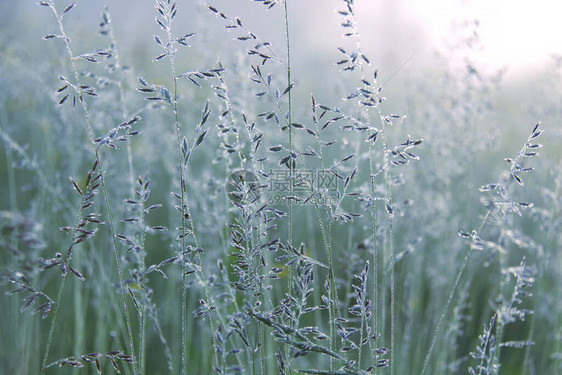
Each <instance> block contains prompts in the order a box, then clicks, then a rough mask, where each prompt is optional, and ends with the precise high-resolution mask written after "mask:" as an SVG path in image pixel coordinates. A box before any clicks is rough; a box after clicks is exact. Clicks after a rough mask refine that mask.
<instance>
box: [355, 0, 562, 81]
mask: <svg viewBox="0 0 562 375" xmlns="http://www.w3.org/2000/svg"><path fill="white" fill-rule="evenodd" d="M362 3H363V5H362V6H366V7H371V8H372V7H375V6H376V5H375V4H376V2H375V1H368V0H367V1H362ZM358 4H359V2H358ZM404 6H405V7H407V8H408V10H409V11H410V16H411V17H414V18H416V19H417V20H418V22H420V23H421V25H422V26H423V30H424V32H425V33H427V36H428V37H429V38H430V39H431V40H433V41H435V42H438V41H439V40H440V39H442V38H443V36H445V35H447V33H448V32H450V26H451V21H452V20H461V19H466V18H469V17H475V18H477V19H478V20H479V21H480V36H481V38H482V43H483V45H484V48H485V50H484V51H482V55H481V57H482V59H483V60H484V61H486V62H488V63H490V64H491V65H493V66H496V67H501V66H507V67H508V69H509V72H510V73H511V74H513V73H518V72H521V71H526V70H529V69H533V68H534V67H536V66H537V65H538V64H542V63H545V62H547V61H548V59H549V56H550V55H551V54H555V53H558V54H562V18H561V17H562V1H558V0H533V1H529V0H466V1H460V0H405V5H404Z"/></svg>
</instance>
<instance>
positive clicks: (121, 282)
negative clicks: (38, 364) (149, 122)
mask: <svg viewBox="0 0 562 375" xmlns="http://www.w3.org/2000/svg"><path fill="white" fill-rule="evenodd" d="M44 3H45V4H47V5H48V6H49V7H50V8H51V10H52V11H53V13H54V15H55V17H56V19H57V23H58V25H59V30H60V33H61V38H62V39H63V41H64V44H65V47H66V51H67V52H68V57H69V59H70V63H71V65H72V70H73V73H74V79H75V82H76V86H77V87H80V86H81V84H80V75H79V73H78V69H77V67H76V62H75V56H74V54H73V52H72V49H71V44H70V38H69V37H68V36H67V35H66V33H65V30H64V26H63V23H62V20H63V16H64V14H66V12H67V11H68V10H70V9H68V8H67V9H66V10H65V12H64V13H63V14H59V12H58V11H57V9H56V8H55V5H54V3H53V1H52V0H46V1H45V2H44ZM79 95H80V100H79V102H80V104H81V106H82V109H83V110H84V114H85V117H86V125H87V131H88V134H89V136H90V141H91V143H92V147H93V150H94V154H95V158H96V162H97V164H98V168H99V170H100V175H101V178H100V183H101V187H102V191H103V196H104V201H105V208H106V212H107V221H108V223H109V231H110V235H111V238H112V244H113V250H114V253H115V262H116V265H117V272H118V274H119V286H120V289H121V298H122V303H123V309H124V312H125V320H126V325H127V333H128V336H129V337H128V339H129V349H130V351H131V358H132V360H133V373H134V374H136V373H137V362H136V358H135V346H134V340H133V331H132V327H131V319H130V317H129V308H128V304H127V298H126V295H125V283H124V280H123V272H122V267H121V259H120V255H119V250H118V248H117V240H116V238H115V230H114V227H113V219H112V216H111V208H110V203H109V197H108V195H107V189H106V184H105V177H104V173H103V164H102V163H101V158H100V155H99V152H98V148H97V147H96V144H95V142H94V139H95V137H94V130H93V127H92V123H91V119H90V114H89V112H88V107H87V105H86V101H85V100H84V97H83V93H82V90H81V92H80V93H79ZM63 288H64V279H63V280H61V284H60V287H59V294H58V297H57V299H59V298H62V290H63ZM58 305H59V303H57V306H58ZM55 322H56V314H55V316H54V317H53V323H52V327H51V329H50V330H49V331H50V333H49V338H48V341H47V348H46V350H45V357H44V360H43V366H45V365H46V361H47V357H48V349H49V347H50V342H51V339H52V330H53V329H54V325H55ZM43 371H44V370H43Z"/></svg>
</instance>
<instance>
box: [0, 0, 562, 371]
mask: <svg viewBox="0 0 562 375" xmlns="http://www.w3.org/2000/svg"><path fill="white" fill-rule="evenodd" d="M252 5H253V6H254V8H255V10H256V11H257V12H258V14H259V17H265V18H268V19H271V20H272V22H271V23H270V27H271V28H275V27H278V29H279V34H280V35H282V37H281V38H279V39H277V38H273V39H272V40H270V39H269V37H267V36H265V35H260V33H258V32H255V31H253V30H252V28H251V27H250V26H248V25H249V24H251V23H252V22H251V21H252V20H245V19H240V18H238V17H235V16H232V15H230V14H229V12H227V11H226V10H222V7H227V6H225V4H222V3H221V2H220V1H216V2H213V3H211V4H205V5H202V4H199V5H197V6H193V5H188V4H182V3H179V4H176V3H175V2H173V1H171V0H160V1H157V2H156V3H155V10H154V9H153V10H152V12H153V14H152V15H151V18H153V19H154V17H156V18H155V22H151V24H147V25H144V26H143V27H142V28H143V29H150V30H151V33H152V34H153V35H154V36H153V37H152V38H151V40H143V41H141V42H140V43H142V44H141V45H142V49H140V50H139V49H138V48H137V47H136V46H135V44H134V43H136V41H135V39H133V38H131V37H130V36H129V37H126V36H124V34H123V33H121V32H120V31H119V30H120V28H119V26H120V25H119V24H114V22H118V21H113V20H116V19H117V20H118V19H121V18H120V17H119V15H116V14H113V13H112V8H108V7H105V8H102V9H99V11H100V12H101V15H100V18H99V19H97V20H96V22H95V23H96V25H97V26H96V27H97V29H96V30H90V29H88V28H87V27H82V26H79V25H78V23H76V22H78V20H81V18H80V17H81V14H82V13H80V12H81V10H80V9H81V7H83V6H85V5H84V4H82V3H70V4H66V3H64V4H63V3H62V2H59V1H54V0H45V1H40V2H39V4H38V6H36V8H38V10H40V11H42V12H38V13H37V15H36V16H37V17H40V20H41V22H40V23H38V24H37V25H39V26H37V25H36V27H34V28H31V29H30V30H29V31H26V32H29V33H31V32H38V33H39V32H43V29H45V30H46V31H44V34H43V35H44V36H43V39H44V41H42V44H41V45H38V46H35V45H33V43H32V42H31V41H27V39H26V43H21V42H19V40H20V39H21V38H28V36H27V34H25V33H24V32H23V31H22V32H21V35H20V39H18V40H16V41H13V40H9V38H3V39H2V40H1V41H0V43H1V44H0V45H1V46H2V49H3V51H5V53H4V56H3V58H2V60H1V64H2V70H1V71H2V73H0V74H1V76H2V80H3V82H5V85H7V86H8V87H9V88H10V89H9V90H8V91H5V92H4V93H2V94H1V95H0V99H1V101H0V102H1V103H2V112H1V115H0V176H2V185H1V186H0V196H1V198H0V259H1V268H0V280H1V281H2V289H3V291H4V292H5V293H4V295H3V296H2V297H1V298H2V304H1V305H0V311H1V313H2V316H3V317H4V318H3V319H2V320H1V322H0V332H1V335H2V337H12V338H13V343H12V344H10V345H8V344H4V345H2V347H1V349H0V373H10V374H27V373H37V374H56V373H78V372H84V373H113V372H120V373H124V374H134V375H143V374H208V373H214V372H215V373H219V374H235V373H242V372H244V373H251V374H274V373H279V374H449V373H455V374H456V373H466V372H468V373H469V374H479V375H481V374H550V373H557V372H559V371H560V370H561V366H562V363H561V362H562V361H561V360H562V348H561V347H560V341H561V339H560V337H561V335H562V332H561V331H560V326H561V325H560V318H561V315H562V309H561V307H560V302H559V301H560V294H559V293H560V292H559V291H560V289H561V288H560V287H561V285H560V283H561V280H562V279H561V278H560V275H559V272H558V270H559V269H560V266H561V264H560V252H559V248H560V234H559V233H561V232H562V231H561V230H560V225H561V220H560V208H561V200H560V188H561V186H562V181H561V180H560V168H561V164H560V155H558V154H557V151H556V147H557V145H558V146H559V144H560V134H559V131H558V130H557V125H556V123H557V121H558V111H557V109H556V108H557V107H556V103H557V101H556V100H555V99H553V98H556V95H558V93H557V91H556V87H557V85H558V84H559V82H561V81H562V80H561V79H560V75H559V65H556V61H555V62H554V68H553V69H552V71H551V72H549V73H548V74H549V77H551V78H550V79H549V80H547V81H546V82H544V83H543V84H542V86H537V87H539V89H540V90H541V91H540V92H541V93H544V94H545V95H546V94H548V96H549V98H550V99H549V100H550V102H549V101H547V99H545V100H542V103H543V105H544V109H541V108H542V107H539V106H538V105H533V108H532V111H533V115H536V116H537V117H539V116H540V117H543V118H542V120H543V123H542V124H541V123H534V124H533V125H531V126H527V125H528V124H527V120H525V121H523V120H521V126H522V127H525V129H526V132H527V134H526V135H525V136H524V137H522V138H521V140H517V139H516V138H517V137H511V135H510V134H505V132H501V131H499V132H494V131H493V129H492V128H491V127H488V126H486V125H485V124H486V123H487V122H488V121H490V119H492V118H493V116H494V115H495V111H497V110H498V109H497V108H498V107H497V105H496V103H495V96H494V94H495V93H496V92H497V91H498V90H499V87H500V86H501V82H500V81H499V80H498V79H497V76H495V75H494V74H489V73H486V69H485V68H481V67H479V66H478V65H477V62H476V61H472V60H471V59H472V56H473V55H474V52H475V51H476V50H477V48H476V47H475V43H477V40H470V41H464V42H462V41H461V42H460V43H456V44H454V47H451V49H450V50H445V51H443V52H442V57H443V56H444V57H445V58H442V60H441V63H440V64H441V65H440V66H441V69H442V70H443V72H444V73H443V74H440V75H437V74H436V73H434V72H432V73H430V74H427V75H421V74H420V75H419V76H414V77H411V78H410V80H411V81H410V82H409V83H408V84H409V85H411V89H409V90H408V92H407V94H405V95H392V94H395V93H393V92H392V90H390V93H389V94H388V95H389V98H388V99H387V98H386V97H385V96H384V95H387V89H388V86H389V85H390V83H392V80H395V79H397V77H400V76H401V73H402V69H403V68H404V67H405V66H407V65H408V64H411V63H413V62H412V61H415V59H413V58H410V59H409V60H408V61H406V62H405V63H404V64H402V65H401V66H400V68H398V69H396V70H395V71H390V72H384V73H383V72H381V73H379V72H378V71H377V70H376V69H375V68H374V67H373V66H374V65H376V64H377V62H376V61H374V60H372V59H371V58H369V57H368V56H367V53H366V51H365V50H364V48H363V46H362V43H361V38H360V33H359V29H360V26H361V25H359V24H358V19H357V17H356V16H357V15H356V14H355V7H354V2H353V1H351V0H344V1H342V2H341V4H340V7H341V9H339V16H340V17H341V25H339V26H338V25H333V26H334V27H340V28H341V29H342V34H343V35H344V39H343V41H342V44H341V45H334V50H335V51H336V53H337V57H335V59H325V60H324V61H323V60H321V59H317V58H314V59H312V58H311V59H310V61H311V63H310V64H309V66H308V69H309V70H310V76H311V77H314V72H315V71H316V70H318V71H326V72H330V74H332V75H331V76H330V77H329V79H324V81H325V82H323V85H324V86H325V87H324V88H323V89H320V90H319V92H310V90H308V88H306V87H302V86H301V85H299V80H301V79H303V77H299V73H300V72H301V71H302V69H301V67H302V63H301V61H302V60H305V61H306V59H307V58H306V57H304V53H303V51H301V50H298V49H295V47H293V45H294V44H295V43H294V41H295V39H296V38H297V36H296V34H297V33H298V32H300V31H297V30H298V29H295V30H293V29H292V27H293V18H297V17H296V15H298V16H299V17H300V16H302V15H301V14H298V13H299V12H300V9H299V8H298V6H297V4H296V3H295V4H293V3H289V2H288V1H285V0H261V1H257V0H256V1H254V2H253V4H252ZM91 6H94V5H91ZM137 6H138V7H139V8H142V7H145V6H146V4H138V5H137ZM36 10H37V9H36ZM192 11H193V12H195V11H196V13H192ZM182 13H183V14H196V16H194V18H192V19H189V18H188V17H184V16H182ZM141 14H143V12H142V11H139V17H142V16H141ZM30 17H31V15H30ZM80 22H81V21H80ZM139 22H140V21H139ZM247 22H248V23H247ZM200 24H204V25H205V26H206V27H203V28H201V27H198V26H197V25H200ZM10 27H14V28H15V27H16V26H15V25H11V26H10ZM465 27H466V28H467V30H468V31H469V33H468V34H470V35H473V34H474V33H472V31H474V30H475V28H477V27H478V25H477V23H467V24H466V25H465ZM39 29H41V30H39ZM465 31H466V30H465ZM141 34H142V33H141ZM264 34H265V33H264ZM38 36H40V34H39V35H34V36H33V38H35V37H38ZM461 36H462V34H461ZM461 36H459V40H460V38H461ZM145 42H146V43H145ZM149 42H150V44H148V43H149ZM305 52H306V51H305ZM308 52H311V53H315V51H314V50H312V51H308ZM147 54H150V55H151V56H150V57H147V56H146V55H147ZM334 56H336V55H334ZM447 56H452V58H450V59H449V58H447ZM453 57H454V58H453ZM334 66H335V67H336V69H333V67H334ZM18 82H21V83H18ZM326 85H333V88H334V90H333V91H334V92H337V94H334V95H332V94H330V93H328V90H327V89H326ZM331 88H332V87H330V89H331ZM393 96H396V97H393ZM342 97H343V99H342ZM403 98H405V99H404V100H403ZM530 106H531V105H530ZM405 114H406V115H407V116H406V115H405ZM539 119H540V118H539ZM539 119H537V120H539ZM543 129H544V130H543ZM543 131H544V132H546V134H548V135H550V136H549V137H548V138H547V137H544V136H543ZM557 132H558V133H557ZM410 134H413V135H410ZM542 143H544V147H543V144H542ZM521 144H522V145H521ZM539 151H541V155H540V156H539ZM534 168H536V170H534Z"/></svg>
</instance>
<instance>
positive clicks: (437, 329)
mask: <svg viewBox="0 0 562 375" xmlns="http://www.w3.org/2000/svg"><path fill="white" fill-rule="evenodd" d="M491 212H492V211H491V210H488V212H487V213H486V215H485V216H484V219H482V222H481V223H480V226H479V227H478V232H480V231H481V230H482V228H483V227H484V224H485V223H486V221H487V220H488V217H489V216H490V214H491ZM473 251H474V249H473V248H472V247H470V249H469V250H468V251H467V253H466V256H465V257H464V260H463V262H462V264H461V266H460V268H459V271H458V272H457V277H456V278H455V282H454V283H453V286H452V288H451V291H450V292H449V296H448V297H447V302H446V303H445V307H443V312H442V313H441V315H440V316H439V321H438V322H437V326H436V327H435V331H434V332H433V337H432V338H431V344H430V345H429V350H428V351H427V354H426V356H425V359H424V361H423V368H422V370H421V372H420V375H423V374H424V373H425V371H426V369H427V366H428V365H429V359H430V357H431V354H432V352H433V348H434V347H435V343H436V342H437V339H438V338H439V333H440V332H441V326H442V325H443V322H444V321H445V316H446V315H447V312H448V311H449V307H450V306H451V302H452V301H453V297H454V296H455V293H456V291H457V287H458V286H459V283H460V281H461V277H462V275H463V274H464V270H465V269H466V266H467V264H468V261H469V259H470V256H471V255H472V252H473Z"/></svg>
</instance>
